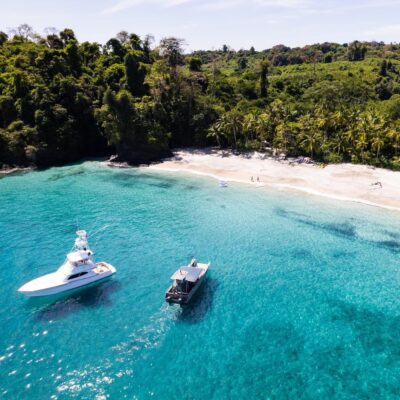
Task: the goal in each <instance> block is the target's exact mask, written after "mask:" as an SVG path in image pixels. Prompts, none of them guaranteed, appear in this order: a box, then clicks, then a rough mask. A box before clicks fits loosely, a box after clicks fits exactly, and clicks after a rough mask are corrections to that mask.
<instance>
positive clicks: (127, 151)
mask: <svg viewBox="0 0 400 400" xmlns="http://www.w3.org/2000/svg"><path fill="white" fill-rule="evenodd" d="M171 156H172V152H171V150H170V149H169V148H168V147H164V146H159V145H148V144H146V145H142V146H138V147H135V148H134V149H132V148H130V147H129V146H121V148H120V149H118V154H117V156H116V157H113V159H112V160H111V161H112V162H115V163H124V162H125V163H128V164H129V165H140V164H150V163H152V162H155V161H160V160H162V159H163V158H167V157H171Z"/></svg>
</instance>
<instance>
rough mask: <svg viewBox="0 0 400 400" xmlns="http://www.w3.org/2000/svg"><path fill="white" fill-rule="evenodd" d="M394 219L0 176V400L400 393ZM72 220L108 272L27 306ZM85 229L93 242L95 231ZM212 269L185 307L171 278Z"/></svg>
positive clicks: (135, 176) (150, 179)
mask: <svg viewBox="0 0 400 400" xmlns="http://www.w3.org/2000/svg"><path fill="white" fill-rule="evenodd" d="M399 222H400V215H399V214H396V213H394V212H391V211H385V210H381V209H377V208H372V207H368V206H363V205H359V204H353V203H344V202H337V201H331V200H329V199H323V198H318V197H313V196H308V195H305V194H301V193H296V192H293V193H292V192H279V191H276V190H272V189H267V188H256V187H255V186H251V185H248V186H247V185H240V184H230V185H229V187H228V188H219V187H218V182H216V181H215V180H213V179H211V178H206V177H198V176H191V175H186V174H172V173H167V172H151V171H148V170H146V169H111V168H108V167H105V166H102V165H101V164H99V163H97V162H86V163H83V164H79V165H72V166H67V167H63V168H51V169H48V170H44V171H33V172H28V173H24V174H19V175H13V176H8V177H4V178H1V179H0V266H1V274H0V288H1V289H0V327H1V328H0V398H1V399H40V400H42V399H125V398H126V399H168V400H174V399H180V400H181V399H398V398H399V396H400V229H399V227H400V225H399ZM77 226H79V228H81V229H86V230H87V231H88V232H89V234H90V233H94V235H93V237H92V238H91V240H90V244H91V246H92V248H93V250H94V251H95V256H96V260H97V261H101V260H104V261H107V262H110V263H111V264H113V265H114V266H115V267H116V268H117V270H118V272H117V274H116V275H115V276H114V277H113V278H112V279H111V280H109V281H107V282H104V283H100V284H98V285H97V286H92V287H89V288H86V289H83V290H80V291H79V290H78V291H75V292H72V293H70V294H68V295H64V296H58V297H50V298H45V299H43V298H42V299H27V298H25V297H24V296H23V295H21V294H19V293H17V292H16V289H17V288H18V287H19V286H20V285H22V284H23V283H25V282H26V281H28V280H30V279H33V278H35V277H37V276H40V275H42V274H45V273H47V272H51V271H53V270H55V269H56V268H57V267H58V266H59V265H60V264H61V263H62V262H63V260H64V257H65V254H66V253H67V252H68V251H69V250H70V248H71V246H72V244H73V240H74V238H75V231H76V228H77ZM95 232H97V233H95ZM192 256H196V257H197V259H198V260H199V261H204V262H207V261H211V262H212V266H211V270H210V271H209V275H208V277H207V280H206V281H205V282H204V284H203V286H202V288H201V289H200V291H199V292H198V294H197V295H196V297H195V298H194V299H193V302H192V304H191V305H189V306H187V307H184V308H180V307H179V306H169V305H167V304H166V303H165V302H164V292H165V289H166V288H167V286H168V285H169V277H170V276H171V274H172V273H173V272H174V271H175V270H176V269H177V268H178V267H179V266H181V265H184V264H186V263H188V262H189V261H190V259H191V258H192Z"/></svg>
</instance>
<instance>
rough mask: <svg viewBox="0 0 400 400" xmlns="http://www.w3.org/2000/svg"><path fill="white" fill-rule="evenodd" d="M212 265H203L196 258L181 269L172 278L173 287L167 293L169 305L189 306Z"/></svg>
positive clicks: (166, 299)
mask: <svg viewBox="0 0 400 400" xmlns="http://www.w3.org/2000/svg"><path fill="white" fill-rule="evenodd" d="M209 266H210V263H208V264H201V263H198V262H197V261H196V260H195V259H194V258H193V260H192V261H191V262H190V263H189V265H188V266H186V267H180V268H179V269H178V270H177V271H175V273H174V274H173V275H172V276H171V279H172V281H173V283H172V285H171V286H170V287H169V288H168V289H167V292H166V293H165V301H166V302H167V303H177V304H187V303H189V301H190V299H191V298H192V297H193V295H194V294H195V293H196V291H197V289H198V288H199V287H200V285H201V283H202V282H203V280H204V277H205V276H206V273H207V271H208V268H209Z"/></svg>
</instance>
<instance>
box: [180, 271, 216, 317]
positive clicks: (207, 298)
mask: <svg viewBox="0 0 400 400" xmlns="http://www.w3.org/2000/svg"><path fill="white" fill-rule="evenodd" d="M218 285H219V284H218V282H217V281H216V280H215V279H211V278H207V279H206V281H205V282H204V283H203V285H202V286H201V287H200V288H199V289H198V291H197V293H196V294H195V295H194V296H193V298H192V300H191V302H190V303H189V304H186V305H183V306H182V307H180V309H179V310H177V320H178V321H180V322H184V323H189V324H196V323H198V322H200V321H202V320H203V319H204V317H205V316H206V315H207V313H208V312H209V310H210V309H211V307H212V303H213V299H214V295H215V292H216V291H217V288H218Z"/></svg>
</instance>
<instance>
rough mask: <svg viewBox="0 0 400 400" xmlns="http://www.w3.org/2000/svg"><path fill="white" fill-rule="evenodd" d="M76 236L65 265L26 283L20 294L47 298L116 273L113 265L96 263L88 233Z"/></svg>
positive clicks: (79, 232) (81, 232) (80, 233)
mask: <svg viewBox="0 0 400 400" xmlns="http://www.w3.org/2000/svg"><path fill="white" fill-rule="evenodd" d="M76 234H77V236H78V237H77V238H76V239H75V244H74V247H73V249H72V251H71V252H70V253H68V254H67V258H66V260H65V262H64V264H62V265H61V266H60V267H59V268H58V270H57V271H56V272H52V273H50V274H47V275H43V276H41V277H39V278H36V279H33V280H32V281H30V282H28V283H25V285H23V286H21V287H20V288H19V289H18V292H21V293H24V294H26V295H27V296H47V295H51V294H56V293H61V292H65V291H67V290H71V289H75V288H78V287H80V286H84V285H88V284H90V283H93V282H98V281H101V280H103V279H105V278H108V277H110V276H111V275H113V274H114V273H115V272H116V269H115V268H114V267H113V266H112V265H111V264H108V263H106V262H98V263H96V262H95V261H94V259H93V252H92V250H90V248H89V243H88V239H87V233H86V231H83V230H79V231H77V232H76Z"/></svg>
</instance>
